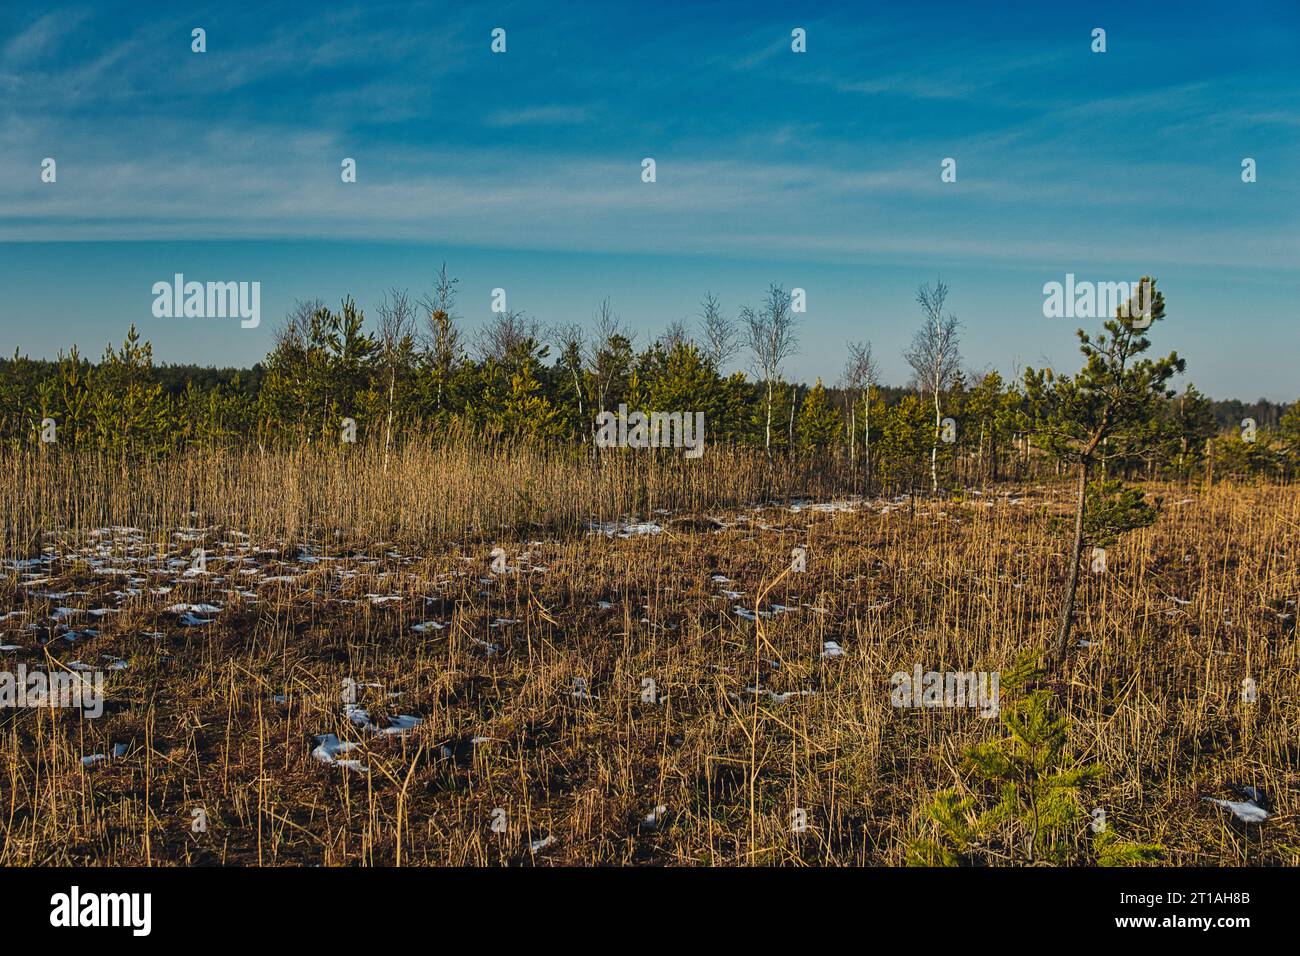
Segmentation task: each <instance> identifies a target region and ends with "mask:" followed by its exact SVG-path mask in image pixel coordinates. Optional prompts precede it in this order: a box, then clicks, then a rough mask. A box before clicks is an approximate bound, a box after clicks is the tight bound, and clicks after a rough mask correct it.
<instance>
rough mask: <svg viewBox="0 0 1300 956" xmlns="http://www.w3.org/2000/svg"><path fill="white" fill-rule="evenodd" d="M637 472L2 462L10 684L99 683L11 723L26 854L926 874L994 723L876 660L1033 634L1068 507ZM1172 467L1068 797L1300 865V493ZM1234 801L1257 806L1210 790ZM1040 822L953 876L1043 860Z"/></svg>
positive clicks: (2, 753) (1113, 554)
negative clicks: (893, 688)
mask: <svg viewBox="0 0 1300 956" xmlns="http://www.w3.org/2000/svg"><path fill="white" fill-rule="evenodd" d="M646 462H647V460H646V459H640V460H639V461H638V460H634V459H633V458H632V457H631V456H622V457H619V456H612V457H611V459H610V462H609V463H607V464H606V465H605V467H603V468H602V469H600V470H596V469H593V468H592V467H590V466H589V465H588V464H585V463H583V462H573V461H567V462H566V461H557V460H554V459H545V458H542V457H540V456H530V455H529V453H526V452H523V451H510V450H504V449H502V450H498V451H492V450H482V451H474V452H471V451H469V450H467V449H465V448H459V449H455V448H452V449H445V450H435V449H430V448H421V447H418V446H417V447H411V448H409V449H407V450H405V451H403V452H400V453H398V454H396V455H395V457H394V458H393V460H392V461H391V462H390V463H389V465H388V467H387V468H386V469H385V468H384V466H383V465H382V463H381V461H380V458H379V456H376V455H374V454H370V455H365V454H356V455H354V456H352V457H350V458H346V457H341V456H339V455H336V454H335V455H331V454H328V453H308V452H302V453H298V454H296V455H265V456H263V455H261V454H259V453H257V452H255V451H248V452H245V453H235V452H223V453H205V454H202V455H194V456H188V457H181V458H177V459H172V460H169V461H166V462H163V463H158V464H153V465H149V466H135V465H122V464H110V463H107V462H105V461H103V460H95V459H89V458H74V457H71V456H69V457H66V458H58V457H53V456H51V457H49V458H41V457H38V456H25V457H14V456H10V457H9V458H8V459H6V460H5V462H4V464H3V472H4V474H3V487H2V488H0V509H2V510H3V517H4V521H5V528H6V531H7V535H8V537H7V541H6V554H7V555H8V556H9V557H8V560H6V562H5V565H4V570H3V576H2V577H0V645H3V646H4V647H5V650H4V651H3V658H4V661H5V667H6V668H7V669H9V670H13V669H14V668H15V667H17V666H18V665H19V664H25V665H26V666H27V667H28V668H29V669H35V668H44V669H49V670H56V669H60V668H68V667H72V668H73V669H77V668H78V667H85V666H89V667H93V668H99V669H103V670H104V672H105V675H106V676H105V685H104V687H105V693H106V703H105V705H104V713H103V715H102V716H101V717H99V718H90V717H86V716H83V715H82V713H81V712H80V711H79V710H76V709H52V708H29V709H19V710H6V711H3V712H0V864H4V865H55V864H88V865H112V866H116V865H135V864H155V865H158V864H161V865H172V864H175V865H193V864H266V865H327V866H336V865H394V864H396V865H403V866H409V865H446V864H470V865H498V864H515V865H517V864H525V865H529V864H532V865H572V864H667V865H736V864H762V865H770V864H778V865H801V864H803V865H807V864H822V865H839V864H868V865H890V866H892V865H902V864H903V863H904V862H905V861H906V858H907V847H908V845H909V843H910V842H911V841H913V840H915V839H917V838H919V837H924V836H926V835H927V834H929V832H930V830H931V828H932V823H931V822H930V820H929V819H928V818H927V816H926V812H925V811H926V807H927V806H928V804H929V802H930V801H931V799H932V798H933V797H934V795H935V794H936V793H937V792H939V791H940V790H943V789H945V788H956V789H957V790H958V791H959V792H962V793H966V794H970V795H972V796H975V797H978V796H979V793H978V788H979V784H978V783H977V782H976V781H973V780H972V778H971V777H970V775H969V773H968V772H967V771H966V770H965V769H964V766H963V761H962V755H963V753H964V752H965V750H966V749H967V748H969V747H971V746H972V745H974V744H978V743H980V742H983V741H989V740H993V739H996V738H998V737H1000V736H1002V735H1004V734H1005V727H1004V726H1003V724H1002V722H1001V721H999V720H998V719H985V718H984V717H981V716H980V714H979V713H978V712H977V711H975V710H971V709H946V708H939V709H901V708H896V707H893V706H891V699H890V676H891V674H892V673H894V672H896V671H907V672H911V671H912V670H913V668H914V667H915V666H916V665H920V666H921V667H922V668H923V669H924V670H947V669H953V670H961V671H968V670H974V671H991V672H995V671H1006V670H1007V669H1009V668H1010V667H1011V665H1012V663H1013V662H1014V661H1015V660H1016V659H1017V658H1018V657H1019V656H1020V655H1021V654H1022V653H1023V652H1024V651H1025V650H1026V649H1028V648H1034V647H1041V646H1043V644H1044V642H1045V641H1046V640H1047V639H1048V638H1049V636H1050V633H1051V630H1052V627H1053V625H1054V623H1055V614H1056V609H1057V602H1058V600H1059V592H1060V587H1061V581H1062V579H1063V577H1064V556H1063V555H1064V551H1065V549H1066V543H1067V542H1066V535H1067V532H1066V531H1065V530H1064V529H1063V528H1062V527H1061V524H1060V521H1061V519H1060V516H1061V515H1063V514H1064V513H1065V509H1066V507H1067V498H1068V496H1069V492H1070V489H1069V488H1068V487H1066V486H1064V485H1062V486H1059V487H1058V486H1056V485H1053V484H1044V485H1024V486H1017V487H1014V488H1013V487H1009V486H991V487H989V488H987V489H983V490H982V491H974V490H972V491H969V492H967V493H965V494H963V495H960V496H957V497H948V498H945V499H942V500H939V499H928V498H925V497H920V498H917V499H916V500H915V501H912V500H910V499H907V498H905V497H898V498H886V499H879V498H863V497H855V496H852V495H848V494H845V493H842V492H840V493H837V492H836V490H835V489H834V488H830V487H821V486H819V485H817V484H816V483H815V482H813V481H811V480H810V479H809V478H808V476H807V475H803V474H793V473H785V474H784V477H782V476H779V475H776V474H774V473H773V472H772V471H770V470H768V469H767V468H766V466H764V465H763V464H762V463H761V461H757V462H756V461H753V460H750V459H744V458H741V457H740V456H737V457H735V458H734V459H728V458H727V457H726V455H725V453H723V452H718V453H717V455H715V456H710V457H709V458H708V459H707V461H706V462H701V463H698V466H697V467H695V468H694V470H693V469H692V467H691V466H692V465H693V464H696V463H690V462H685V463H683V462H682V461H681V460H680V459H679V460H677V461H675V462H673V463H671V464H670V465H665V466H663V467H660V468H655V467H651V466H650V465H648V464H647V463H646ZM1147 490H1148V492H1149V493H1151V494H1152V495H1153V496H1155V497H1158V498H1160V499H1162V501H1163V510H1162V514H1161V516H1160V518H1159V520H1158V521H1157V522H1156V524H1155V525H1154V526H1152V527H1150V528H1147V529H1144V530H1141V531H1137V532H1134V533H1132V534H1130V535H1127V536H1125V537H1124V538H1123V539H1122V540H1121V541H1120V543H1119V544H1118V545H1117V546H1115V547H1114V548H1113V549H1111V550H1110V552H1109V555H1108V562H1107V568H1106V571H1105V573H1100V574H1086V575H1085V579H1084V582H1083V585H1082V588H1081V595H1080V609H1079V612H1078V618H1077V620H1078V624H1077V629H1076V636H1077V638H1079V640H1080V646H1079V647H1077V648H1076V649H1075V650H1074V652H1073V654H1072V656H1071V657H1070V658H1069V660H1068V662H1067V664H1066V666H1065V667H1064V669H1063V671H1062V672H1061V673H1060V674H1059V675H1057V676H1056V677H1055V678H1054V679H1053V682H1052V684H1051V686H1052V688H1053V690H1054V691H1055V698H1056V700H1057V701H1058V702H1059V707H1060V709H1061V712H1062V713H1063V714H1064V715H1065V716H1067V717H1068V719H1069V732H1068V733H1069V745H1070V749H1071V751H1072V752H1073V753H1075V754H1077V755H1078V756H1079V758H1080V759H1083V760H1087V761H1089V762H1094V763H1097V764H1099V765H1100V766H1101V767H1102V768H1103V772H1102V773H1101V775H1100V777H1099V778H1098V779H1096V780H1095V781H1093V782H1091V783H1089V784H1088V785H1087V786H1086V787H1085V788H1084V790H1083V795H1082V797H1081V798H1080V799H1081V800H1083V801H1084V803H1083V806H1082V809H1083V810H1084V811H1086V812H1091V811H1092V810H1093V809H1094V808H1103V809H1104V810H1105V813H1106V817H1107V820H1108V825H1109V827H1111V828H1112V829H1113V831H1114V832H1115V833H1116V834H1118V835H1120V836H1121V837H1122V838H1124V839H1126V840H1134V841H1142V842H1147V843H1156V844H1159V845H1160V846H1161V847H1162V848H1163V849H1162V853H1161V859H1162V860H1163V861H1165V862H1168V863H1174V864H1199V865H1212V866H1232V865H1244V864H1287V865H1297V864H1300V827H1298V826H1297V810H1298V809H1300V808H1298V807H1297V793H1300V706H1298V705H1300V661H1298V660H1297V643H1296V612H1297V607H1296V601H1297V598H1298V597H1300V489H1297V488H1293V487H1277V486H1238V485H1230V484H1216V485H1215V486H1213V487H1210V488H1205V487H1200V486H1193V487H1181V486H1177V487H1175V486H1150V487H1148V489H1147ZM38 528H40V529H44V531H43V533H41V534H40V535H37V534H36V531H37V529H38ZM798 547H802V548H805V549H806V556H807V565H806V571H802V572H795V571H792V570H791V553H792V550H793V549H795V548H798ZM498 548H499V549H501V550H500V551H496V552H495V557H494V550H495V549H498ZM196 549H202V560H201V561H199V560H197V554H196ZM494 563H495V566H494ZM828 642H831V644H829V645H828ZM836 646H838V648H839V649H840V650H841V651H842V653H840V654H837V653H836V651H835V647H836ZM1244 678H1250V679H1252V680H1253V681H1255V683H1256V686H1257V696H1256V697H1255V699H1254V700H1253V701H1249V700H1246V699H1244V697H1243V692H1242V681H1243V679H1244ZM648 682H652V683H648ZM331 734H332V735H334V737H335V738H337V740H338V741H341V742H345V743H351V744H354V745H355V746H354V747H352V748H349V749H346V750H345V752H338V751H336V750H335V749H334V748H333V747H332V746H331V745H332V743H333V741H332V740H331V739H330V738H329V737H328V736H327V735H331ZM95 755H103V756H102V759H101V758H96V757H95ZM1242 785H1251V786H1255V787H1258V788H1260V789H1261V790H1263V791H1264V792H1265V793H1267V794H1268V795H1269V797H1270V798H1271V800H1272V815H1271V816H1270V818H1269V819H1268V820H1267V821H1266V823H1265V824H1263V825H1257V826H1249V825H1243V824H1241V823H1238V822H1237V821H1236V820H1234V819H1233V818H1232V816H1231V815H1230V814H1229V813H1227V812H1226V811H1224V810H1223V809H1222V808H1220V807H1218V806H1214V805H1212V804H1210V803H1208V802H1206V801H1205V800H1204V799H1203V798H1204V797H1220V798H1229V797H1234V796H1235V792H1236V791H1235V790H1234V788H1236V787H1239V786H1242ZM796 810H801V811H802V812H803V815H804V817H803V819H805V820H806V827H799V828H795V827H792V825H791V819H792V817H791V815H792V812H793V811H796ZM1023 827H1024V824H1023V821H1016V820H1010V821H1007V822H1006V823H1005V824H1004V825H1002V826H1001V827H999V828H998V829H997V830H995V831H994V832H992V833H988V834H985V835H984V836H982V837H981V839H980V840H979V841H978V843H977V845H975V846H973V847H972V848H971V850H970V852H969V853H968V854H967V856H966V859H965V862H968V863H972V864H976V865H981V864H986V865H1011V864H1022V863H1025V862H1029V861H1028V860H1027V858H1026V854H1025V850H1024V847H1025V834H1024V832H1022V831H1023ZM1087 841H1088V833H1087V827H1086V826H1085V827H1082V828H1081V829H1080V832H1079V833H1078V835H1077V841H1076V842H1077V845H1078V854H1077V861H1078V862H1080V863H1084V864H1086V863H1087V862H1088V860H1089V857H1088V853H1087Z"/></svg>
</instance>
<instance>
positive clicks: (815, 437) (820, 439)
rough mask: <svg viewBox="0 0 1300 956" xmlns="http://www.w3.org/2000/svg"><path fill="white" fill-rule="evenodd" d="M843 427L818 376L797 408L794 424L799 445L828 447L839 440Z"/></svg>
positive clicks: (803, 446) (819, 447)
mask: <svg viewBox="0 0 1300 956" xmlns="http://www.w3.org/2000/svg"><path fill="white" fill-rule="evenodd" d="M843 429H844V425H843V423H842V422H841V421H840V415H839V412H837V411H836V410H835V408H834V407H833V406H832V405H831V402H830V399H829V398H828V397H827V395H826V389H825V387H823V385H822V380H821V379H820V378H819V379H817V384H816V385H814V386H813V387H812V388H811V389H809V390H808V394H807V395H806V396H804V400H803V404H802V405H801V406H800V408H799V421H798V424H797V425H796V426H795V431H796V434H797V435H798V438H799V445H800V447H802V448H816V449H826V448H830V447H831V446H832V445H835V444H837V443H838V442H839V438H840V433H841V432H842V431H843Z"/></svg>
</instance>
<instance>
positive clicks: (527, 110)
mask: <svg viewBox="0 0 1300 956" xmlns="http://www.w3.org/2000/svg"><path fill="white" fill-rule="evenodd" d="M590 115H591V111H590V110H589V109H588V108H587V107H585V106H529V107H523V108H520V109H513V110H499V111H497V112H495V113H492V114H491V115H489V116H488V118H487V120H486V121H485V122H486V125H488V126H494V127H498V128H509V127H512V126H570V125H575V124H579V123H586V122H587V121H588V120H589V118H590Z"/></svg>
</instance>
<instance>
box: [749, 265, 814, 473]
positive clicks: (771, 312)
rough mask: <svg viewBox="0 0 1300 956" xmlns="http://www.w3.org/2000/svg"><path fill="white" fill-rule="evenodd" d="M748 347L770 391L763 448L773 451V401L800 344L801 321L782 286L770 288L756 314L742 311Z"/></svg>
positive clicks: (788, 294)
mask: <svg viewBox="0 0 1300 956" xmlns="http://www.w3.org/2000/svg"><path fill="white" fill-rule="evenodd" d="M740 320H741V326H742V329H743V334H744V338H745V347H746V348H747V349H748V350H749V351H750V353H751V354H752V356H753V358H752V363H753V369H754V372H755V373H756V374H758V375H759V376H760V377H761V379H762V381H763V383H764V385H765V387H766V389H767V401H766V405H767V410H766V423H765V425H764V432H763V447H764V448H765V449H766V450H768V451H769V452H770V451H771V449H772V398H773V388H774V387H775V384H776V379H777V378H778V377H779V376H780V374H781V365H782V364H783V363H784V362H785V360H786V359H788V358H789V357H790V356H791V355H794V354H795V351H796V350H797V348H798V345H799V342H798V339H797V338H796V337H795V326H796V324H797V323H798V320H797V319H796V317H795V314H794V312H793V310H791V308H790V293H788V292H786V291H785V289H783V288H782V287H781V286H780V285H779V284H778V283H775V282H774V283H772V284H771V285H770V286H768V289H767V294H766V295H765V296H764V297H763V307H762V308H761V309H760V310H758V311H755V310H754V309H752V308H750V307H749V306H745V308H743V309H742V310H741V312H740Z"/></svg>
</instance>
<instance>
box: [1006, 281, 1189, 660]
mask: <svg viewBox="0 0 1300 956" xmlns="http://www.w3.org/2000/svg"><path fill="white" fill-rule="evenodd" d="M1155 286H1156V280H1155V279H1153V278H1151V277H1150V276H1144V277H1143V278H1142V279H1141V280H1139V293H1138V295H1137V296H1136V297H1135V299H1136V300H1140V303H1141V306H1142V308H1139V307H1138V302H1137V301H1135V302H1134V303H1130V304H1128V305H1126V306H1121V307H1120V308H1119V309H1118V310H1117V314H1116V317H1115V318H1114V319H1109V320H1107V321H1106V322H1105V325H1104V328H1105V332H1104V333H1102V334H1101V335H1098V336H1097V337H1096V338H1095V339H1094V338H1093V337H1092V336H1090V335H1089V334H1088V333H1086V332H1084V331H1083V330H1082V329H1080V330H1079V331H1078V333H1077V334H1078V337H1079V343H1080V344H1079V350H1080V351H1081V352H1082V353H1083V355H1084V358H1085V364H1084V367H1083V369H1082V370H1081V371H1080V372H1079V373H1078V374H1077V375H1074V376H1058V377H1053V376H1052V375H1051V374H1050V373H1043V372H1035V371H1034V369H1032V368H1031V369H1027V370H1026V371H1025V387H1026V390H1027V392H1028V394H1029V397H1030V403H1031V405H1032V406H1033V407H1034V409H1035V410H1036V414H1037V415H1038V418H1039V420H1038V425H1037V433H1036V435H1035V438H1036V440H1037V442H1038V443H1039V445H1040V446H1041V447H1042V448H1044V449H1045V450H1046V451H1047V452H1048V453H1049V454H1051V455H1053V456H1055V457H1056V458H1057V459H1058V460H1060V461H1062V462H1065V463H1067V464H1069V465H1071V466H1073V467H1074V468H1075V470H1076V477H1077V483H1076V494H1075V515H1074V518H1075V524H1074V541H1073V545H1072V547H1071V549H1070V551H1069V553H1068V554H1067V556H1066V562H1067V564H1066V576H1067V577H1066V585H1065V591H1064V593H1063V595H1062V599H1061V610H1060V620H1059V623H1058V625H1057V629H1056V636H1055V640H1054V642H1053V644H1052V645H1051V647H1050V648H1049V651H1048V658H1047V659H1048V663H1049V665H1050V666H1052V667H1059V666H1060V665H1061V664H1062V663H1063V662H1064V660H1065V657H1066V655H1067V654H1068V653H1069V647H1070V643H1069V641H1070V631H1071V628H1072V626H1073V619H1074V604H1075V594H1076V591H1077V588H1078V581H1079V562H1080V558H1081V556H1082V553H1083V545H1084V529H1085V521H1086V509H1087V492H1088V479H1089V474H1090V472H1091V470H1092V469H1093V468H1094V467H1097V466H1098V465H1102V464H1104V462H1105V461H1106V456H1107V454H1108V452H1107V443H1108V442H1111V441H1114V442H1116V443H1117V444H1121V445H1122V443H1123V442H1125V441H1129V440H1132V439H1133V438H1134V437H1135V436H1141V435H1144V434H1145V433H1146V432H1147V431H1148V430H1149V429H1150V427H1151V423H1152V421H1154V419H1155V417H1156V416H1157V415H1158V413H1159V403H1160V402H1161V401H1162V400H1163V399H1165V398H1168V397H1169V396H1170V395H1171V394H1172V393H1170V392H1168V391H1167V390H1166V384H1167V383H1168V381H1169V379H1170V378H1171V377H1172V376H1173V375H1174V374H1175V373H1176V372H1181V371H1182V370H1183V368H1184V362H1183V360H1182V359H1180V358H1179V357H1178V355H1177V353H1170V355H1169V356H1167V357H1166V358H1162V359H1155V360H1152V359H1143V358H1139V357H1140V356H1141V355H1142V353H1144V352H1145V351H1146V350H1147V349H1148V348H1149V347H1150V345H1151V342H1150V340H1149V339H1147V338H1146V336H1145V335H1143V334H1142V332H1143V330H1144V329H1145V328H1147V327H1148V326H1150V325H1152V324H1154V323H1155V322H1159V321H1161V320H1163V319H1164V314H1165V305H1164V296H1163V295H1162V294H1161V293H1160V292H1158V291H1156V288H1155Z"/></svg>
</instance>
